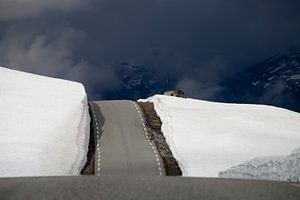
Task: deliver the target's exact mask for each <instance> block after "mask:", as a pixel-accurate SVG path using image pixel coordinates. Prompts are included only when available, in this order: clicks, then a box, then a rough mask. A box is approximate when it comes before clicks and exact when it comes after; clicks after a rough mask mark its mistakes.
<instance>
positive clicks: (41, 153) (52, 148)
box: [0, 67, 90, 177]
mask: <svg viewBox="0 0 300 200" xmlns="http://www.w3.org/2000/svg"><path fill="white" fill-rule="evenodd" d="M89 123H90V118H89V115H88V107H87V96H86V93H85V89H84V87H83V86H82V84H80V83H76V82H71V81H65V80H60V79H55V78H49V77H43V76H38V75H34V74H29V73H25V72H19V71H14V70H10V69H6V68H3V67H0V129H1V131H0V177H14V176H50V175H75V174H79V173H80V170H81V169H82V168H83V166H84V164H85V162H86V155H87V150H88V142H89Z"/></svg>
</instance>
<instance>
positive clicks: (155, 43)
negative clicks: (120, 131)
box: [0, 0, 300, 98]
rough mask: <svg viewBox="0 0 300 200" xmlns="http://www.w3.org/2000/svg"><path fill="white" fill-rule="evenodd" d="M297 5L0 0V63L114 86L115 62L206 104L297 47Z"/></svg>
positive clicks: (93, 91)
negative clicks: (250, 70) (247, 72)
mask: <svg viewBox="0 0 300 200" xmlns="http://www.w3.org/2000/svg"><path fill="white" fill-rule="evenodd" d="M299 10H300V1H299V0H251V1H250V0H249V1H241V0H201V1H200V0H184V1H183V0H151V1H150V0H84V1H82V0H26V1H24V0H0V65H2V66H6V67H9V68H13V69H20V70H23V71H28V72H34V73H37V74H42V75H48V76H53V77H59V78H66V79H69V80H77V81H80V82H83V83H84V84H85V86H86V87H87V90H88V91H89V94H90V97H92V96H97V97H99V98H100V97H102V98H105V96H104V97H103V96H102V94H103V93H104V92H105V91H111V90H115V89H118V88H120V87H121V83H120V80H119V79H118V77H117V76H116V69H117V68H118V67H120V63H122V62H129V63H132V64H136V65H144V66H147V67H149V68H153V69H155V70H156V71H157V73H159V74H160V75H163V76H171V77H173V78H176V79H177V80H178V82H177V86H178V87H180V88H183V89H184V90H186V91H189V92H191V93H193V94H194V95H195V96H197V97H199V98H209V97H210V96H212V95H214V94H215V93H217V92H218V91H220V90H221V89H222V86H221V85H220V81H222V80H226V79H227V78H229V77H230V76H232V75H234V74H235V73H236V72H238V71H240V70H241V69H243V68H245V67H249V66H251V65H254V64H256V63H258V62H260V61H262V60H264V59H266V58H268V57H269V56H272V55H274V54H281V53H284V52H286V51H288V50H291V49H300V12H299Z"/></svg>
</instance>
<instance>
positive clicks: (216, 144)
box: [140, 95, 300, 178]
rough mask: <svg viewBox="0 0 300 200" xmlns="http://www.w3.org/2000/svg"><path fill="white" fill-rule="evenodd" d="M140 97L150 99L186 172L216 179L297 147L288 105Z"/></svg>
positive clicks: (299, 122) (298, 122) (298, 119)
mask: <svg viewBox="0 0 300 200" xmlns="http://www.w3.org/2000/svg"><path fill="white" fill-rule="evenodd" d="M140 101H148V102H153V103H154V107H155V110H156V112H157V114H158V115H159V117H160V119H161V120H162V132H163V134H164V136H165V137H166V140H167V142H168V144H169V146H170V148H171V150H172V152H173V154H174V156H175V158H176V159H177V160H178V162H179V164H180V166H181V168H182V170H183V175H184V176H201V177H217V176H218V175H219V173H220V172H221V171H225V170H227V169H230V168H231V167H232V166H237V165H239V164H241V163H244V162H247V161H249V160H251V159H253V158H257V157H263V156H276V157H278V156H282V155H289V154H290V152H291V151H292V150H294V149H297V148H299V147H300V114H299V113H296V112H292V111H289V110H286V109H281V108H277V107H271V106H264V105H246V104H225V103H215V102H209V101H202V100H195V99H183V98H176V97H170V96H162V95H155V96H153V97H150V98H148V99H146V100H140ZM269 158H270V157H269ZM293 167H295V165H294V166H293ZM298 167H300V166H299V165H298ZM297 176H298V177H300V174H299V173H298V174H297ZM231 177H233V176H231ZM247 178H249V177H247ZM254 178H255V177H254ZM256 178H257V177H256Z"/></svg>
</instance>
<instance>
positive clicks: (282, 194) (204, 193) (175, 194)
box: [0, 176, 300, 200]
mask: <svg viewBox="0 0 300 200" xmlns="http://www.w3.org/2000/svg"><path fill="white" fill-rule="evenodd" d="M0 199H1V200H2V199H3V200H18V199H20V200H21V199H30V200H35V199H36V200H52V199H53V200H54V199H55V200H65V199H74V200H76V199H89V200H93V199H103V200H105V199H114V200H118V199H123V200H126V199H128V200H135V199H143V200H150V199H153V200H154V199H155V200H160V199H165V200H168V199H186V200H189V199H203V200H220V199H228V200H250V199H251V200H281V199H284V200H299V199H300V187H296V186H293V185H291V184H289V183H284V182H272V181H250V180H234V179H233V180H228V179H207V178H205V179H204V178H183V177H167V176H163V177H159V176H138V177H137V176H100V177H99V176H73V177H72V176H69V177H40V178H11V179H9V178H2V179H0Z"/></svg>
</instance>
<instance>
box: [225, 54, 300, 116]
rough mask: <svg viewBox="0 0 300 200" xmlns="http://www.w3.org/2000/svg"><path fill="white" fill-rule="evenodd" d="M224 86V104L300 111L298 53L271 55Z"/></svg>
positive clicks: (299, 59) (299, 60) (299, 62)
mask: <svg viewBox="0 0 300 200" xmlns="http://www.w3.org/2000/svg"><path fill="white" fill-rule="evenodd" d="M224 85H225V86H226V87H227V90H225V93H226V94H225V100H227V101H228V100H230V99H231V101H232V102H248V103H260V104H268V105H275V106H280V107H284V108H288V109H291V110H294V111H297V112H300V104H299V102H300V53H297V52H293V53H286V54H283V55H280V56H273V57H271V58H269V59H267V60H265V61H264V62H262V63H260V64H258V65H255V66H253V67H250V68H248V69H246V70H244V71H242V72H241V73H239V74H238V75H237V76H236V77H235V78H234V79H232V80H230V81H229V82H228V83H224Z"/></svg>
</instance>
